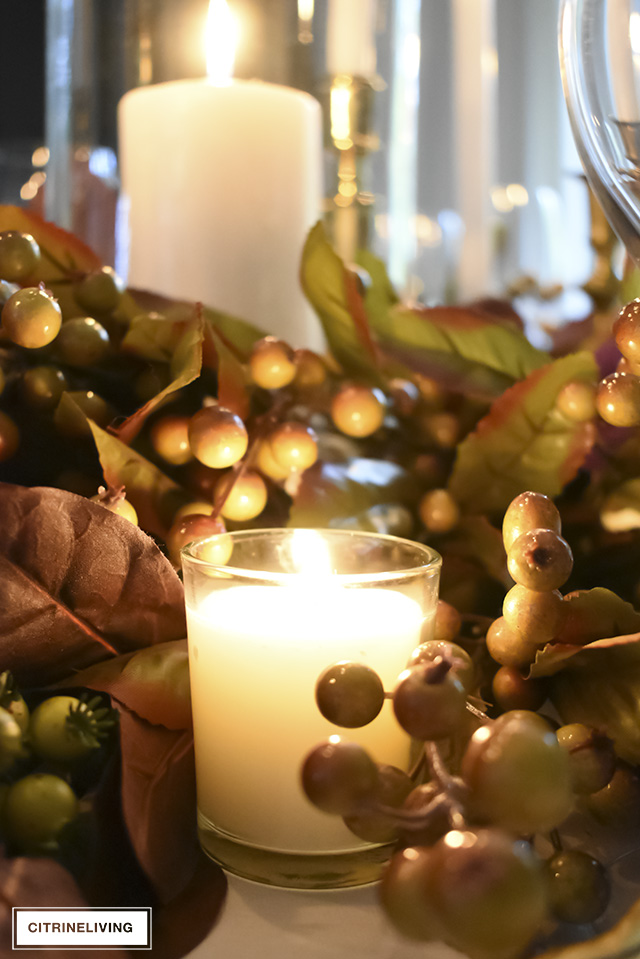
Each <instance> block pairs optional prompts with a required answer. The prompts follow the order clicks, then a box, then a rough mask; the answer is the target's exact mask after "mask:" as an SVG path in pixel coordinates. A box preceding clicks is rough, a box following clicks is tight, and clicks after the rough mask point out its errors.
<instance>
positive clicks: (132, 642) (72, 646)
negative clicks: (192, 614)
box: [0, 483, 186, 686]
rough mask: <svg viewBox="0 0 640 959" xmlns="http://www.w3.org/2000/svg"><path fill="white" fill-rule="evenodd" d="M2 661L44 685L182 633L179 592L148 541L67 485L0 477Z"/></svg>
mask: <svg viewBox="0 0 640 959" xmlns="http://www.w3.org/2000/svg"><path fill="white" fill-rule="evenodd" d="M0 530H1V534H0V661H1V662H2V664H3V668H4V669H10V670H11V671H12V672H13V673H14V675H15V677H16V679H17V681H18V683H19V684H20V685H24V686H29V685H47V684H50V683H52V682H55V681H56V680H57V679H60V678H61V677H63V676H67V675H68V674H69V673H70V672H72V671H73V670H77V669H81V668H83V667H86V666H89V665H91V664H92V663H95V662H97V661H99V660H101V659H104V658H106V657H107V656H108V655H110V654H111V655H113V654H116V653H118V652H127V651H129V650H134V649H138V648H140V647H141V646H147V645H150V644H153V643H160V642H166V641H168V640H171V639H177V638H181V637H183V636H184V634H185V631H186V630H185V621H184V605H183V603H184V601H183V590H182V585H181V583H180V580H179V579H178V577H177V575H176V574H175V572H174V571H173V568H172V567H171V565H170V563H169V562H168V560H167V559H166V558H165V557H164V556H163V555H162V553H161V552H160V550H159V549H158V548H157V547H156V545H155V544H154V543H153V541H152V540H151V539H150V538H149V537H148V536H146V534H145V533H143V532H142V531H141V530H139V529H138V528H137V527H135V526H133V524H131V523H129V522H128V521H127V520H125V519H122V518H121V517H119V516H116V515H115V514H113V513H111V512H110V511H109V510H106V509H104V507H102V506H99V505H98V504H96V503H92V502H90V501H89V500H87V499H85V498H84V497H82V496H76V495H75V494H74V493H68V492H66V491H65V490H57V489H49V488H46V487H35V488H32V489H28V488H26V487H21V486H12V485H10V484H6V483H2V484H0Z"/></svg>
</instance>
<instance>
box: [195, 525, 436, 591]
mask: <svg viewBox="0 0 640 959" xmlns="http://www.w3.org/2000/svg"><path fill="white" fill-rule="evenodd" d="M297 529H300V530H301V532H313V533H317V534H318V535H321V536H326V537H331V538H332V539H334V540H335V539H342V540H343V541H344V543H345V546H346V544H348V542H349V540H351V541H353V540H355V539H359V540H369V541H374V540H375V541H377V542H379V543H382V544H388V545H389V546H392V545H393V546H396V547H398V546H401V547H404V548H407V549H411V550H412V551H414V552H417V553H420V554H421V555H422V556H423V557H424V562H422V563H419V564H418V565H415V566H410V567H401V568H396V569H389V570H384V571H380V572H375V573H367V572H366V571H365V572H362V573H334V572H332V573H331V574H330V576H331V581H332V583H335V584H336V585H342V586H346V585H356V584H357V585H361V586H366V585H373V584H378V585H379V584H384V583H392V582H398V581H399V580H403V579H410V578H412V577H417V576H422V575H425V574H433V573H434V572H436V571H438V570H439V569H440V567H441V566H442V556H441V555H440V553H438V552H437V551H436V550H435V549H433V548H432V547H431V546H426V545H425V544H424V543H418V542H416V541H415V540H412V539H406V538H403V537H400V536H392V535H390V534H389V533H375V532H370V531H365V530H351V529H326V528H323V529H315V528H312V527H309V528H307V527H294V528H291V529H289V528H288V527H279V526H276V527H268V528H265V529H243V530H236V531H234V532H228V533H218V534H215V535H214V536H205V537H202V538H200V539H196V540H193V541H192V542H191V543H187V545H186V546H184V547H183V548H182V550H181V551H180V553H181V557H182V563H183V567H186V566H190V567H192V568H193V569H202V570H207V571H208V572H209V573H211V572H216V573H219V574H220V576H221V577H225V578H230V577H233V578H234V579H246V580H249V581H254V582H260V583H265V584H271V585H274V586H275V585H279V584H280V585H285V584H291V583H293V582H294V581H299V580H300V577H301V576H304V574H301V573H287V572H270V571H269V570H256V569H246V568H244V567H242V566H229V565H222V564H217V563H212V562H210V561H209V560H205V559H202V558H201V557H199V556H198V555H197V553H196V551H197V550H198V549H199V548H200V547H201V546H202V544H203V543H206V542H207V541H208V540H214V539H215V538H216V536H231V537H232V538H233V539H234V540H240V541H242V540H248V539H251V538H260V539H266V538H270V537H274V538H275V536H276V535H279V536H284V535H287V534H288V535H293V534H294V533H295V532H296V531H297ZM314 578H315V577H314Z"/></svg>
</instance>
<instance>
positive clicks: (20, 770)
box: [0, 672, 115, 855]
mask: <svg viewBox="0 0 640 959" xmlns="http://www.w3.org/2000/svg"><path fill="white" fill-rule="evenodd" d="M114 725H115V714H114V712H113V710H111V709H110V708H108V707H107V706H104V705H103V704H102V701H101V699H100V697H99V696H95V697H93V698H90V699H89V698H86V697H83V698H80V699H79V698H77V697H76V696H67V695H59V696H50V697H48V698H47V699H44V700H42V701H41V702H39V703H38V704H37V705H35V707H34V708H33V710H32V711H30V710H29V707H28V705H27V703H26V702H25V700H24V698H23V696H22V695H21V693H20V692H19V690H18V689H17V688H16V687H15V684H14V681H13V678H12V676H11V674H10V673H8V672H4V673H1V674H0V777H1V780H0V835H1V836H2V838H3V840H4V841H5V842H6V843H7V844H8V846H9V847H10V849H11V850H13V851H14V852H15V853H28V854H31V855H43V854H45V855H50V854H55V853H57V852H58V850H59V847H60V843H61V842H63V837H64V835H65V829H66V827H67V826H70V825H71V824H72V823H73V822H74V820H75V819H76V818H77V816H78V815H79V813H80V810H81V802H80V798H79V797H80V796H82V795H84V794H85V793H86V792H88V791H89V789H90V788H91V786H92V785H93V784H94V781H95V780H96V779H97V778H98V776H99V773H100V769H101V767H102V762H101V758H102V757H101V750H100V747H101V746H102V744H103V743H104V741H105V740H106V739H107V737H108V735H109V733H110V732H111V730H112V728H113V727H114ZM95 756H98V762H97V764H95V763H94V762H93V760H94V757H95ZM89 760H91V762H89ZM85 805H86V804H85Z"/></svg>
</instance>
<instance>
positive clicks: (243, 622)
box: [187, 576, 435, 853]
mask: <svg viewBox="0 0 640 959" xmlns="http://www.w3.org/2000/svg"><path fill="white" fill-rule="evenodd" d="M294 578H295V579H300V582H299V583H296V584H293V585H286V586H264V585H256V586H253V585H247V586H244V585H243V586H231V587H229V588H227V589H219V588H218V589H217V590H216V591H214V592H212V593H211V594H209V595H208V596H206V597H205V598H204V599H203V600H202V601H201V602H200V605H199V606H198V607H197V608H189V607H187V625H188V635H189V659H190V669H191V696H192V708H193V722H194V739H195V748H196V776H197V783H198V810H199V813H200V815H201V816H203V817H204V818H205V819H207V820H209V822H211V823H212V824H213V825H214V826H215V827H216V828H218V829H222V830H224V831H226V832H228V833H230V834H231V835H232V836H234V837H237V838H239V839H240V840H241V841H244V842H246V843H249V844H252V843H253V844H255V845H259V846H260V847H262V848H268V849H272V850H278V851H281V850H285V851H287V852H294V851H298V852H304V853H309V852H322V851H329V850H338V849H345V850H346V849H354V848H358V847H360V846H362V843H361V842H360V841H359V840H358V839H357V838H356V837H355V836H354V835H353V834H352V833H351V832H349V830H347V828H346V826H344V824H343V822H342V820H341V819H340V817H337V816H330V815H327V814H326V813H323V812H320V811H319V810H317V809H316V808H315V807H313V806H312V805H311V803H310V802H309V801H308V800H307V799H306V797H305V795H304V793H303V791H302V788H301V785H300V770H301V766H302V763H303V761H304V759H305V756H306V755H307V754H308V753H309V752H310V751H311V749H313V748H314V747H315V746H316V745H318V743H320V742H322V741H324V740H326V739H327V737H328V736H331V735H336V734H340V735H344V738H345V739H348V740H351V741H357V742H360V743H362V745H364V746H365V747H366V748H367V749H368V750H369V751H370V753H371V755H372V756H373V758H374V759H375V760H376V761H378V762H384V763H391V764H393V765H396V766H400V767H405V768H406V766H407V762H408V759H409V739H408V737H407V736H406V734H405V733H403V731H402V730H401V729H400V727H399V726H398V724H397V722H396V720H395V718H394V716H393V713H392V707H391V703H390V702H388V701H386V702H385V704H384V706H383V710H382V712H381V713H380V715H379V716H378V717H377V718H376V719H375V720H374V721H373V723H371V724H369V725H368V726H365V727H363V728H362V729H349V730H341V729H339V728H337V727H336V726H333V725H332V724H331V723H329V722H327V721H326V720H325V719H323V717H322V716H321V714H320V712H319V710H318V707H317V706H316V703H315V684H316V680H317V678H318V676H319V675H320V674H321V673H322V672H323V670H324V669H326V667H327V666H330V665H332V664H334V663H336V662H339V661H340V660H352V661H355V662H364V663H367V664H368V665H369V666H371V667H372V668H373V669H375V670H376V671H377V672H378V674H379V675H380V677H381V679H382V681H383V683H384V686H385V689H389V688H392V687H393V685H394V684H395V681H396V679H397V677H398V674H399V673H400V672H401V671H402V670H403V669H404V668H405V666H406V662H407V658H408V656H409V654H410V653H411V651H412V650H413V649H414V648H415V647H416V646H417V645H418V643H419V642H420V639H421V635H422V636H424V633H423V632H422V631H423V627H424V622H425V621H424V614H423V612H422V610H421V608H420V606H419V604H418V603H417V602H416V601H415V600H414V599H412V598H410V597H408V596H406V595H405V594H403V593H400V592H397V591H394V590H391V589H378V588H374V589H370V588H363V589H355V588H344V587H339V586H337V585H336V586H332V585H331V584H327V583H326V580H327V579H330V577H319V578H315V577H313V576H312V577H310V579H311V582H309V577H307V576H302V577H294ZM434 607H435V604H434ZM431 615H433V611H431Z"/></svg>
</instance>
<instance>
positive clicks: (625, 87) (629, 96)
mask: <svg viewBox="0 0 640 959" xmlns="http://www.w3.org/2000/svg"><path fill="white" fill-rule="evenodd" d="M631 16H632V13H631V3H630V0H608V4H607V50H608V54H609V75H610V78H611V86H612V88H613V101H614V102H613V106H614V111H615V118H616V120H620V121H622V122H623V123H635V122H637V121H638V120H640V107H639V105H638V95H637V91H636V73H637V65H636V62H635V61H636V57H637V54H638V51H637V50H636V51H632V44H631V36H630V29H631Z"/></svg>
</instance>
